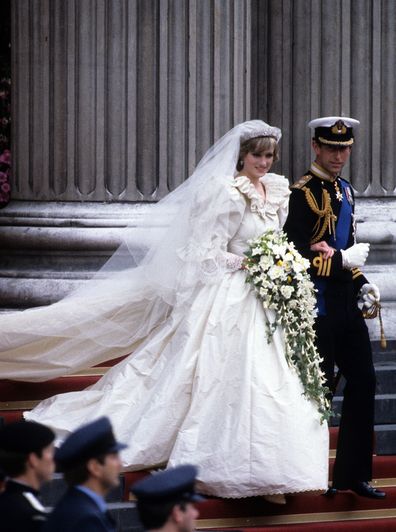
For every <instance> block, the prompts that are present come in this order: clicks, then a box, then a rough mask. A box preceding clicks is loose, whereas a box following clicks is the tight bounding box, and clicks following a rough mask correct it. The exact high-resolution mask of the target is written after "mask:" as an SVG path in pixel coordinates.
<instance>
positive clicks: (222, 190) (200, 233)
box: [177, 177, 246, 280]
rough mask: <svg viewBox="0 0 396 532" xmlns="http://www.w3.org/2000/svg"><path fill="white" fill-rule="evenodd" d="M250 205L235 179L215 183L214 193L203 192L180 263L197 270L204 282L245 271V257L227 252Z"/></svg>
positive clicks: (218, 180)
mask: <svg viewBox="0 0 396 532" xmlns="http://www.w3.org/2000/svg"><path fill="white" fill-rule="evenodd" d="M245 209H246V202H245V200H244V199H243V197H242V195H241V194H240V193H239V192H238V190H237V189H236V188H235V187H234V186H233V178H232V177H230V178H223V179H214V180H213V187H212V188H211V190H209V191H208V190H205V191H201V193H200V194H199V195H198V196H197V198H196V199H195V201H194V205H193V208H192V209H191V211H190V215H189V216H190V220H189V226H190V227H191V233H190V235H189V238H188V240H187V242H186V244H185V245H184V246H183V247H181V248H179V249H178V250H177V253H178V256H179V258H180V259H182V260H183V261H185V262H186V263H188V264H189V266H190V269H191V268H195V270H196V271H197V273H199V275H200V276H201V278H207V279H208V280H209V279H210V277H212V278H213V280H215V278H218V276H219V275H220V276H221V275H222V274H223V273H224V272H227V271H235V270H237V269H239V268H240V267H241V264H242V260H243V257H239V256H237V255H234V254H233V253H230V252H228V251H227V246H228V243H229V241H230V240H231V239H232V237H233V236H234V235H235V233H236V232H237V231H238V229H239V226H240V224H241V221H242V218H243V215H244V212H245Z"/></svg>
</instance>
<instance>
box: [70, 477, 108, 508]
mask: <svg viewBox="0 0 396 532" xmlns="http://www.w3.org/2000/svg"><path fill="white" fill-rule="evenodd" d="M76 488H77V489H78V490H80V491H82V492H83V493H85V495H88V497H90V498H91V499H92V500H93V501H94V502H95V503H96V504H97V506H98V507H99V510H100V511H101V512H103V513H106V510H107V504H106V501H105V500H104V498H103V497H102V496H101V495H99V494H98V493H95V492H94V491H92V490H91V489H89V488H87V487H86V486H82V485H81V484H80V485H78V486H76Z"/></svg>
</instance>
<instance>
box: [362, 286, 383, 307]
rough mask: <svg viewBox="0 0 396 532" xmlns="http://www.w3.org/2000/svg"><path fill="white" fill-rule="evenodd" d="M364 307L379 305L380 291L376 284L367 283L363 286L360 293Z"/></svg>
mask: <svg viewBox="0 0 396 532" xmlns="http://www.w3.org/2000/svg"><path fill="white" fill-rule="evenodd" d="M359 296H360V299H361V300H362V301H363V306H364V307H366V308H370V307H371V306H372V305H373V304H374V303H379V300H380V291H379V288H378V286H377V285H376V284H373V283H366V284H364V285H363V286H362V288H361V289H360V293H359Z"/></svg>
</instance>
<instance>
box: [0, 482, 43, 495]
mask: <svg viewBox="0 0 396 532" xmlns="http://www.w3.org/2000/svg"><path fill="white" fill-rule="evenodd" d="M6 490H7V491H13V492H21V493H22V492H25V491H29V492H31V493H33V494H34V495H39V492H38V491H37V490H36V489H34V488H32V486H29V484H25V483H24V482H20V481H19V480H15V479H13V478H9V479H8V480H7V482H6Z"/></svg>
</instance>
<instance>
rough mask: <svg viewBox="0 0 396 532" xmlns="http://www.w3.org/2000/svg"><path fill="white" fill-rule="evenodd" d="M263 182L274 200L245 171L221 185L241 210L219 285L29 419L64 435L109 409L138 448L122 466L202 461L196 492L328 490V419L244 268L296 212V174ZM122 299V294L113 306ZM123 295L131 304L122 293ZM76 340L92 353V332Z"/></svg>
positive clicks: (226, 238) (235, 212)
mask: <svg viewBox="0 0 396 532" xmlns="http://www.w3.org/2000/svg"><path fill="white" fill-rule="evenodd" d="M263 183H264V186H265V189H266V200H265V201H264V200H263V199H262V198H261V196H260V195H259V194H258V193H257V192H256V190H255V188H254V186H253V185H252V184H251V182H250V180H249V179H248V178H246V177H239V178H236V179H234V178H232V177H230V178H229V179H224V180H223V181H222V182H221V187H222V189H221V194H224V195H226V196H227V197H228V199H229V201H230V205H232V212H231V214H230V225H229V227H228V228H227V234H226V235H225V234H224V232H223V229H222V227H221V226H220V225H219V227H218V234H217V237H218V239H219V240H222V244H221V246H220V247H223V249H225V255H224V257H225V258H226V261H227V271H226V272H225V273H224V276H223V278H222V279H221V280H220V281H219V282H217V283H208V284H206V285H205V284H204V285H197V288H196V289H195V290H194V291H193V293H192V294H191V296H190V298H189V300H188V301H187V304H183V305H180V306H177V305H176V306H174V307H169V308H168V310H167V311H166V313H165V315H164V316H163V319H161V320H159V321H158V320H157V322H156V323H155V326H154V327H151V328H150V327H148V331H149V332H148V334H147V335H146V336H145V337H144V338H142V339H141V340H140V341H139V342H138V343H137V344H135V345H134V351H133V352H132V353H131V354H130V355H129V356H128V357H127V358H125V359H124V360H123V361H122V362H121V363H119V364H117V365H115V366H114V367H112V368H111V369H110V370H109V371H108V372H107V373H106V374H105V375H104V377H103V378H101V379H100V380H99V381H98V382H97V383H96V384H95V385H93V386H91V387H90V388H89V389H86V390H84V391H81V392H72V393H67V394H62V395H58V396H55V397H52V398H50V399H47V400H44V401H43V402H41V403H40V404H39V405H38V406H37V407H36V408H34V410H33V411H31V412H27V413H26V414H25V417H26V419H29V420H34V421H39V422H41V423H44V424H47V425H49V426H51V427H53V428H54V429H55V430H56V431H57V433H58V434H59V436H60V438H63V437H64V436H65V435H66V434H67V433H68V432H69V431H72V430H73V429H75V428H76V427H77V426H79V425H80V424H82V423H84V422H88V421H91V420H92V419H93V418H96V417H98V416H102V415H106V416H108V417H109V418H110V419H111V422H112V424H113V427H114V431H115V434H116V437H117V438H118V439H119V440H120V441H123V442H125V443H127V444H128V445H129V447H128V448H127V449H126V450H125V451H123V452H122V460H123V464H124V466H125V469H128V470H139V469H142V468H149V467H156V466H158V465H160V464H168V466H175V465H178V464H183V463H194V464H196V465H197V466H198V467H199V477H198V478H199V488H200V489H201V491H202V492H204V493H207V494H211V495H218V496H221V497H247V496H253V495H263V494H275V493H292V492H302V491H308V490H325V489H327V481H328V428H327V424H326V423H325V422H323V423H322V424H321V422H320V416H319V414H318V412H317V409H316V405H315V404H314V403H313V402H311V401H310V400H308V399H307V398H306V397H304V396H303V387H302V384H301V382H300V380H299V378H298V376H297V375H296V373H295V372H293V371H292V370H291V369H290V368H289V367H288V365H287V363H286V360H285V356H284V339H283V335H282V331H281V329H280V328H278V329H277V331H276V332H275V334H274V336H273V338H272V341H271V342H270V343H268V342H267V338H266V330H265V319H266V317H269V318H270V319H271V320H273V318H274V316H273V315H272V314H271V312H270V311H268V310H265V309H264V308H263V306H262V304H261V303H260V301H259V300H258V299H257V298H256V296H255V294H254V292H253V291H252V289H251V287H250V285H249V284H247V283H246V282H245V278H246V275H245V273H244V271H242V270H241V269H239V268H240V265H241V260H242V258H243V254H244V252H245V251H246V250H247V241H248V240H249V239H251V238H254V237H256V236H258V235H260V234H262V233H263V232H264V231H266V230H267V229H274V228H275V229H279V228H280V227H281V226H282V225H283V222H284V221H285V217H286V214H287V199H288V183H287V180H286V179H285V178H283V177H281V176H277V175H275V174H267V175H266V176H265V177H264V178H263ZM214 194H217V191H214ZM190 251H191V250H190ZM184 252H185V253H187V254H188V253H189V250H188V249H185V250H184ZM117 297H118V296H117V291H115V292H114V297H113V298H112V299H111V303H109V305H110V306H111V309H114V308H117V301H116V299H117ZM119 297H120V298H123V299H124V300H125V297H126V296H125V293H122V294H121V293H120V294H119ZM124 300H123V306H122V313H121V312H120V313H119V314H125V315H128V313H129V314H130V315H131V316H132V318H133V316H134V313H136V312H137V310H136V307H137V306H138V304H137V303H136V302H129V303H126V304H125V301H124ZM62 304H63V305H65V303H62ZM66 304H67V302H66ZM48 308H49V309H51V307H48ZM56 308H57V307H56V306H54V305H53V306H52V313H53V314H52V317H50V314H51V310H50V311H49V314H48V317H49V319H50V320H51V319H54V318H53V316H54V313H55V314H56ZM111 309H110V307H109V311H110V310H111ZM102 310H103V312H104V313H105V312H106V308H103V309H102ZM116 314H117V313H116V312H114V316H115V315H116ZM114 319H118V317H117V316H115V318H114ZM120 319H124V318H120ZM132 326H133V320H132V322H131V327H132ZM86 327H89V324H88V323H87V325H86ZM60 336H61V333H60ZM77 347H78V349H79V350H80V352H81V353H82V354H83V353H84V339H81V341H80V344H77ZM41 348H42V345H41ZM131 349H132V347H131V346H130V349H129V352H130V351H131ZM123 351H124V352H128V350H127V349H125V348H124V347H123V348H122V349H120V350H119V352H113V353H112V354H113V355H118V354H122V352H123ZM101 359H104V356H101ZM0 360H1V354H0ZM94 362H95V363H97V362H98V360H95V361H94ZM60 363H61V361H60ZM60 365H61V364H60ZM76 365H77V364H75V366H76ZM39 367H40V364H39ZM54 374H55V373H49V375H54Z"/></svg>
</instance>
